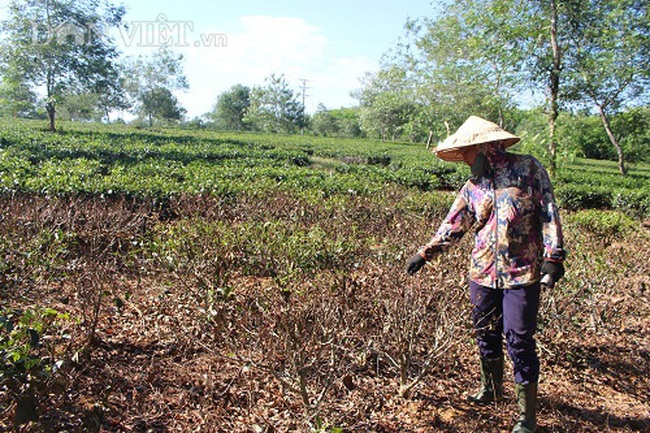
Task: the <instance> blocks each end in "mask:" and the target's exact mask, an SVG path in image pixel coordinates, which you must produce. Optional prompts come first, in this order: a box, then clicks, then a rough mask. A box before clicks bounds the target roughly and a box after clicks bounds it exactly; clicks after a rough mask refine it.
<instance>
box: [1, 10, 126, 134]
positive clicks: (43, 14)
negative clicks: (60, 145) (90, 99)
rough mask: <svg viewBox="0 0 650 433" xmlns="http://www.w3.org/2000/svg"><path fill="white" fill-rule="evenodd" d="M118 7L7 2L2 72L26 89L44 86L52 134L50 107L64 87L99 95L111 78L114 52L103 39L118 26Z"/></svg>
mask: <svg viewBox="0 0 650 433" xmlns="http://www.w3.org/2000/svg"><path fill="white" fill-rule="evenodd" d="M124 13H125V9H124V7H116V6H113V5H112V4H111V3H109V2H107V1H105V0H13V1H11V3H10V4H9V8H8V18H7V20H5V21H4V22H3V23H2V27H1V30H2V33H3V35H4V38H3V39H2V42H1V44H0V45H1V46H0V52H1V53H2V54H1V56H2V64H3V68H4V70H5V71H8V72H9V75H11V76H21V77H23V79H24V80H25V82H27V83H29V85H30V87H31V88H37V87H38V88H44V90H45V101H46V110H47V115H48V118H49V126H50V129H51V130H52V131H55V130H56V104H57V100H58V99H60V98H61V95H63V94H64V93H65V92H66V91H68V90H69V89H89V90H92V91H93V92H99V93H102V92H105V91H107V89H108V88H111V87H114V86H118V85H119V81H118V82H116V81H115V80H114V77H115V75H116V74H115V68H116V66H115V64H116V59H117V57H118V52H117V49H116V47H115V44H114V42H113V41H112V40H111V39H110V38H109V37H108V30H109V29H110V28H113V27H116V26H120V25H121V23H122V18H123V16H124Z"/></svg>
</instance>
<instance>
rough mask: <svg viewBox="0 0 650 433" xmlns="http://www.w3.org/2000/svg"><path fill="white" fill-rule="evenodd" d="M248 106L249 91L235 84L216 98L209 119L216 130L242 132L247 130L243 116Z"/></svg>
mask: <svg viewBox="0 0 650 433" xmlns="http://www.w3.org/2000/svg"><path fill="white" fill-rule="evenodd" d="M250 104H251V89H250V88H249V87H247V86H244V85H241V84H236V85H234V86H232V87H231V88H230V89H228V90H226V91H225V92H223V93H222V94H220V95H219V96H218V98H217V102H216V104H215V105H214V108H213V110H212V113H210V117H211V118H212V120H213V121H214V123H215V126H216V127H217V128H218V129H226V130H231V131H243V130H245V129H247V128H248V125H247V124H246V122H244V116H245V115H246V110H248V107H249V106H250Z"/></svg>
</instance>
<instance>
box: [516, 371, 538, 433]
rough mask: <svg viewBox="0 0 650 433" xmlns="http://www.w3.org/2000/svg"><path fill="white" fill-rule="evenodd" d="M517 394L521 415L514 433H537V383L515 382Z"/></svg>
mask: <svg viewBox="0 0 650 433" xmlns="http://www.w3.org/2000/svg"><path fill="white" fill-rule="evenodd" d="M515 395H516V396H517V404H518V405H519V413H520V416H519V421H517V424H515V428H514V429H512V433H535V432H536V431H537V415H536V413H537V384H536V383H529V384H527V385H522V384H519V383H515Z"/></svg>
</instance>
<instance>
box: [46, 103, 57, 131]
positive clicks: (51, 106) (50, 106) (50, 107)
mask: <svg viewBox="0 0 650 433" xmlns="http://www.w3.org/2000/svg"><path fill="white" fill-rule="evenodd" d="M45 109H46V110H47V118H48V120H49V121H50V131H52V132H56V104H55V102H54V101H49V102H48V103H47V104H45Z"/></svg>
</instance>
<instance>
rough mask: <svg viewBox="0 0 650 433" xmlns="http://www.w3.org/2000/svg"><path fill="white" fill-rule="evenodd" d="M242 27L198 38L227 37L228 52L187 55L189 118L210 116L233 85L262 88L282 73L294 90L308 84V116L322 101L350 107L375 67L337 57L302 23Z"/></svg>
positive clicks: (259, 20)
mask: <svg viewBox="0 0 650 433" xmlns="http://www.w3.org/2000/svg"><path fill="white" fill-rule="evenodd" d="M240 25H241V27H240V28H239V29H238V30H237V31H235V32H228V33H224V32H223V31H212V32H210V31H207V32H205V31H204V32H202V33H201V35H198V36H197V38H196V39H197V41H200V40H209V39H207V37H208V36H209V35H210V34H214V35H221V36H220V38H221V40H222V41H225V40H226V38H225V37H227V46H226V47H224V46H221V47H201V46H199V47H197V46H193V47H191V48H190V49H188V50H187V51H186V52H184V54H185V56H186V63H185V73H186V75H187V77H188V80H189V82H190V90H189V91H188V92H187V93H185V94H181V95H179V99H180V100H181V101H182V103H183V104H184V106H185V107H186V108H187V109H188V114H189V115H190V116H197V115H201V114H203V113H205V112H208V111H209V110H210V109H211V107H212V105H213V104H214V102H215V100H216V98H217V96H218V95H219V94H220V93H221V92H223V91H225V90H227V89H228V88H230V87H231V86H233V85H234V84H244V85H247V86H253V85H258V84H263V82H264V78H265V77H267V76H269V75H270V74H272V73H274V74H284V75H285V77H286V79H287V80H288V81H289V83H290V84H291V85H292V86H293V87H294V89H295V90H296V91H297V90H298V89H299V87H300V86H301V82H300V79H306V80H308V83H307V85H308V87H309V89H308V91H307V104H306V105H307V110H308V111H310V112H313V111H314V110H315V108H316V106H317V105H318V103H320V102H322V103H324V104H325V105H326V106H327V107H328V108H338V107H339V106H349V105H351V104H353V103H354V101H353V100H352V99H351V98H350V96H349V93H350V91H352V90H354V89H355V88H357V87H358V84H359V83H358V78H359V77H361V76H362V75H363V74H364V72H366V71H368V70H373V69H375V68H376V62H375V61H372V60H370V59H368V58H365V57H363V56H358V57H342V56H341V57H337V55H336V47H333V46H332V45H331V43H330V40H329V39H328V38H327V37H326V36H325V35H323V34H322V33H321V31H320V29H319V28H318V27H316V26H313V25H310V24H309V23H307V22H306V21H305V20H304V19H301V18H290V17H271V16H246V17H242V18H240ZM224 35H225V37H224Z"/></svg>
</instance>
